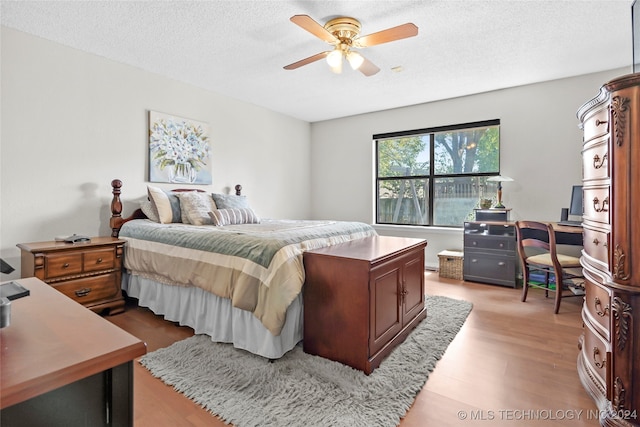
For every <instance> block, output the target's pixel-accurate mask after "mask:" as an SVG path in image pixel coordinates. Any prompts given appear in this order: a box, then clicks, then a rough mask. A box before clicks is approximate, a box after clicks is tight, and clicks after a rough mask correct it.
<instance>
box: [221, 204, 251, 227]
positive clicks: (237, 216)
mask: <svg viewBox="0 0 640 427" xmlns="http://www.w3.org/2000/svg"><path fill="white" fill-rule="evenodd" d="M209 216H210V217H211V219H212V220H213V225H217V226H222V225H235V224H259V223H260V218H258V215H256V213H255V212H254V211H253V209H251V208H242V209H214V210H213V211H211V212H209Z"/></svg>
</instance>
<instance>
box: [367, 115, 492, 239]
mask: <svg viewBox="0 0 640 427" xmlns="http://www.w3.org/2000/svg"><path fill="white" fill-rule="evenodd" d="M374 139H375V140H376V182H377V185H376V188H377V204H376V221H377V223H379V224H404V225H436V226H445V227H446V226H452V227H461V226H462V223H463V222H464V221H465V220H469V219H472V218H473V209H474V208H477V207H479V201H480V199H482V198H494V195H495V194H496V190H497V189H496V186H497V183H495V182H491V181H489V182H487V178H489V177H491V176H495V175H499V173H500V121H499V120H492V121H487V122H477V123H470V124H463V125H455V126H448V127H440V128H433V129H422V130H418V131H405V132H399V133H396V134H385V135H374Z"/></svg>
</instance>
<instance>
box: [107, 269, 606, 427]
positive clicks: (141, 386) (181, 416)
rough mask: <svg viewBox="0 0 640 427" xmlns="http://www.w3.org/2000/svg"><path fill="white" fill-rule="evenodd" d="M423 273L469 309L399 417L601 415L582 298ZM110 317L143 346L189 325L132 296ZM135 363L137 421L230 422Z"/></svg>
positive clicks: (498, 422) (443, 420)
mask: <svg viewBox="0 0 640 427" xmlns="http://www.w3.org/2000/svg"><path fill="white" fill-rule="evenodd" d="M426 279H427V281H426V293H427V294H431V295H445V296H449V297H452V298H458V299H464V300H467V301H470V302H472V303H473V309H472V311H471V314H470V315H469V317H468V318H467V321H466V322H465V324H464V325H463V327H462V329H461V330H460V332H459V333H458V335H457V336H456V338H455V339H454V340H453V342H452V343H451V345H450V346H449V348H448V349H447V351H446V353H445V354H444V356H443V357H442V359H440V361H439V362H438V364H437V366H436V368H435V370H434V371H433V372H432V373H431V375H430V377H429V379H428V381H427V383H426V384H425V386H424V387H423V389H422V391H421V392H420V393H419V394H418V396H417V398H416V400H415V403H414V404H413V406H412V407H411V409H410V410H409V411H408V412H407V414H406V416H405V418H404V419H403V420H402V423H401V424H400V426H401V427H416V426H437V427H446V426H476V425H478V426H480V425H481V426H491V427H494V426H523V425H524V426H544V427H552V426H597V425H599V423H598V418H597V415H598V413H597V410H596V406H595V404H594V403H593V401H592V400H591V399H590V398H589V396H588V395H587V393H586V392H585V391H584V389H583V388H582V386H581V384H580V381H579V379H578V374H577V371H576V359H577V356H578V347H577V342H578V337H579V336H580V333H581V330H582V320H581V318H580V308H581V304H582V298H580V297H578V298H567V299H564V300H563V302H562V305H561V307H560V313H559V314H557V315H554V314H553V299H552V298H548V299H545V298H544V294H543V293H542V292H540V291H538V290H535V289H531V290H530V291H529V296H528V298H527V302H526V303H523V302H521V301H520V296H521V291H522V290H521V289H510V288H504V287H500V286H494V285H485V284H478V283H471V282H461V281H457V280H451V279H441V278H439V277H438V274H437V273H434V272H426ZM107 319H108V320H110V321H111V322H113V323H114V324H116V325H118V326H120V327H121V328H123V329H125V330H127V331H129V332H130V333H131V334H133V335H135V336H137V337H138V338H140V339H142V340H143V341H145V342H146V343H147V349H148V351H153V350H156V349H158V348H162V347H166V346H168V345H170V344H171V343H173V342H175V341H178V340H181V339H184V338H187V337H189V336H191V335H193V331H192V330H191V329H190V328H187V327H180V326H177V325H175V324H174V323H171V322H167V321H165V320H163V319H162V318H160V317H159V316H156V315H154V314H153V313H151V312H150V311H149V310H147V309H145V308H140V307H137V306H136V305H135V304H132V303H131V302H129V303H128V304H127V310H126V312H125V313H123V314H119V315H115V316H110V317H107ZM134 364H135V368H134V381H135V385H134V393H135V398H134V408H135V409H134V410H135V413H134V420H135V425H136V426H137V427H147V426H149V427H152V426H153V427H158V426H214V427H217V426H220V427H222V426H225V425H226V424H224V423H223V422H222V421H221V420H219V419H218V418H216V417H215V416H213V415H211V414H209V413H208V412H206V411H205V410H204V409H202V408H200V407H199V406H198V405H196V404H195V403H193V402H192V401H190V400H189V399H188V398H186V397H184V396H183V395H182V394H180V393H178V392H175V391H174V390H173V389H172V388H171V387H169V386H167V385H165V384H163V383H162V382H161V381H160V380H158V379H156V378H153V377H152V376H151V375H150V374H149V373H148V372H147V371H146V369H144V368H142V367H141V366H140V365H139V364H138V363H134ZM247 410H248V411H250V410H251V408H247ZM277 427H280V426H277ZM309 427H316V426H309ZM371 427H375V426H371Z"/></svg>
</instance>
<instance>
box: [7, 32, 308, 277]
mask: <svg viewBox="0 0 640 427" xmlns="http://www.w3.org/2000/svg"><path fill="white" fill-rule="evenodd" d="M1 43H2V44H1V49H2V50H1V51H2V64H1V65H2V69H1V72H2V74H1V77H2V84H1V94H2V96H1V102H2V104H1V114H2V128H1V138H2V139H1V146H0V204H1V211H0V244H1V252H0V256H1V257H2V258H3V259H4V260H5V261H8V262H9V263H10V264H11V265H12V266H13V267H15V268H16V269H17V271H16V272H14V273H13V274H11V275H9V276H5V275H3V277H2V280H6V279H8V278H13V277H19V274H20V271H19V270H20V268H19V264H20V262H19V250H18V249H17V248H16V246H15V245H16V244H17V243H20V242H33V241H45V240H51V239H53V238H54V237H55V236H58V235H65V234H66V235H68V234H72V233H78V234H87V235H91V236H96V235H109V234H110V229H109V216H110V209H109V204H110V201H111V186H110V182H111V180H112V179H114V178H119V179H121V180H122V181H123V182H124V186H123V189H122V191H123V192H122V198H123V201H124V202H125V212H124V213H125V214H126V213H131V212H132V210H133V208H134V207H137V200H139V199H140V198H141V197H144V195H145V192H146V185H147V183H146V181H147V180H148V167H147V164H148V140H147V132H148V110H155V111H160V112H165V113H169V114H174V115H177V116H182V117H187V118H191V119H194V120H198V121H203V122H208V123H209V124H210V127H211V135H210V141H211V148H212V176H213V184H212V185H210V186H199V187H200V188H203V189H206V190H207V191H215V192H223V191H225V190H228V189H229V188H231V189H233V186H234V185H235V184H238V183H240V184H242V185H243V187H244V190H243V193H244V194H246V195H247V196H248V197H249V198H250V201H251V204H252V206H253V207H254V209H255V210H256V211H257V212H258V214H260V215H262V216H265V217H274V218H308V217H310V215H311V213H310V198H309V194H308V189H309V187H310V175H309V169H310V160H309V159H310V157H309V154H310V152H309V150H310V146H309V140H310V125H309V123H307V122H304V121H300V120H297V119H293V118H290V117H287V116H284V115H281V114H278V113H274V112H272V111H269V110H266V109H263V108H259V107H256V106H254V105H251V104H247V103H243V102H239V101H237V100H234V99H231V98H227V97H224V96H221V95H218V94H215V93H211V92H207V91H204V90H202V89H199V88H196V87H194V86H190V85H188V84H184V83H181V82H178V81H175V80H170V79H167V78H164V77H161V76H158V75H156V74H152V73H148V72H145V71H142V70H140V69H137V68H133V67H130V66H127V65H123V64H120V63H116V62H114V61H110V60H107V59H105V58H102V57H99V56H96V55H90V54H86V53H83V52H80V51H78V50H75V49H71V48H68V47H65V46H62V45H60V44H56V43H53V42H49V41H46V40H44V39H40V38H37V37H33V36H31V35H27V34H25V33H21V32H18V31H15V30H12V29H8V28H5V27H3V28H2V34H1ZM159 186H163V185H159ZM165 187H167V188H171V187H175V186H170V185H169V186H165ZM134 200H135V201H136V202H135V203H134Z"/></svg>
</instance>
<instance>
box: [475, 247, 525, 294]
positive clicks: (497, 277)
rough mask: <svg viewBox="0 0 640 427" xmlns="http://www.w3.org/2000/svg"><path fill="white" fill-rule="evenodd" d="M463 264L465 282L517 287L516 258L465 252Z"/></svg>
mask: <svg viewBox="0 0 640 427" xmlns="http://www.w3.org/2000/svg"><path fill="white" fill-rule="evenodd" d="M463 262H464V269H463V270H464V279H465V280H473V281H480V282H487V283H494V284H499V285H506V286H512V287H515V277H516V258H515V257H510V256H504V255H494V254H487V253H482V252H475V251H465V253H464V261H463Z"/></svg>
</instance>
